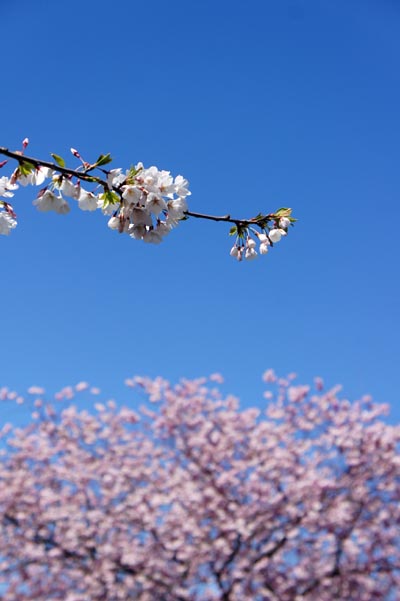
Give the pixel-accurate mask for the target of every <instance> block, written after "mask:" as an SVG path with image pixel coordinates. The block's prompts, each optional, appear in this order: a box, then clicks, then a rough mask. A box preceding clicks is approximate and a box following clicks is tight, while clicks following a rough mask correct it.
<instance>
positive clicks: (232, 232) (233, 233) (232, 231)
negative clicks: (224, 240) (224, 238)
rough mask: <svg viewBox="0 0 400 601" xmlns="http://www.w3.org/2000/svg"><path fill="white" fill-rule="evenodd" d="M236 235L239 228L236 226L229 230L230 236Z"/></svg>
mask: <svg viewBox="0 0 400 601" xmlns="http://www.w3.org/2000/svg"><path fill="white" fill-rule="evenodd" d="M235 234H237V227H236V225H234V226H233V227H231V229H230V230H229V235H230V236H234V235H235Z"/></svg>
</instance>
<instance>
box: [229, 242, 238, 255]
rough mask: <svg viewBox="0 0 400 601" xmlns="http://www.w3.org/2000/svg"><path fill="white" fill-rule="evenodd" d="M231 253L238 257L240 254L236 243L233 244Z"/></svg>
mask: <svg viewBox="0 0 400 601" xmlns="http://www.w3.org/2000/svg"><path fill="white" fill-rule="evenodd" d="M229 254H230V255H231V257H237V256H238V254H239V249H238V247H237V246H236V244H235V246H232V248H231V252H230V253H229Z"/></svg>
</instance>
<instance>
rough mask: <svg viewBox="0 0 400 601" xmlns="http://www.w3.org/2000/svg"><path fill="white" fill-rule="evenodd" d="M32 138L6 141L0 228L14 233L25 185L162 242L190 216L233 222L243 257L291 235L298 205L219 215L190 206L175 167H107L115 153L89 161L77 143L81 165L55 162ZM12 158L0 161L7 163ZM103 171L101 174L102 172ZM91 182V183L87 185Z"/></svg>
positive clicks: (49, 202) (235, 250)
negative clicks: (10, 166)
mask: <svg viewBox="0 0 400 601" xmlns="http://www.w3.org/2000/svg"><path fill="white" fill-rule="evenodd" d="M28 143H29V141H28V139H27V138H25V140H24V141H23V143H22V149H21V150H20V151H15V152H13V151H10V150H8V148H4V147H0V154H2V155H3V156H5V157H7V158H11V159H14V160H15V161H17V167H16V168H15V170H14V171H13V172H12V173H11V175H10V177H7V176H3V177H0V234H3V235H8V234H9V233H10V232H11V230H12V229H14V228H15V227H16V225H17V219H16V217H17V215H16V213H15V212H14V208H13V206H12V205H11V203H10V201H9V199H10V198H12V197H13V196H14V192H15V190H16V189H17V188H18V187H19V186H27V185H34V186H39V187H40V189H39V192H38V194H37V197H36V199H35V200H34V201H33V204H34V205H35V206H36V208H37V209H38V210H39V211H43V212H47V211H55V212H56V213H59V214H60V215H65V214H66V213H68V212H69V211H70V204H69V202H68V200H67V198H68V199H71V200H72V201H75V203H76V204H77V205H78V207H79V208H80V209H81V210H82V211H96V210H100V211H102V212H103V213H104V214H105V215H107V216H108V217H109V219H108V227H109V228H111V229H113V230H116V231H118V232H120V233H126V234H128V235H129V236H130V237H131V238H134V239H136V240H143V241H144V242H151V243H154V244H158V243H160V242H161V241H162V240H163V238H164V236H166V235H167V234H168V233H169V232H170V231H171V229H173V228H174V227H176V226H177V225H178V224H179V223H180V222H181V221H183V220H186V219H188V218H189V217H193V218H197V219H208V220H212V221H225V222H228V223H232V224H233V225H232V227H231V229H230V232H229V233H230V235H232V236H235V237H236V239H235V243H234V245H233V247H232V249H231V251H230V254H231V256H233V257H236V258H237V259H238V260H239V261H241V260H242V259H243V257H244V258H245V259H248V260H250V259H254V258H256V257H257V255H258V253H257V250H256V247H257V244H259V247H258V250H259V253H260V254H266V253H267V252H268V250H269V248H270V247H272V246H273V245H274V243H276V242H279V240H280V239H281V238H282V237H283V236H286V235H287V233H288V229H289V226H290V225H293V224H294V222H295V221H296V220H295V219H294V218H293V217H292V216H291V215H292V210H291V209H289V208H286V207H283V208H280V209H278V210H277V211H275V213H268V214H262V213H260V214H259V215H257V216H256V217H253V218H250V219H235V218H233V217H231V216H230V215H223V216H216V215H205V214H203V213H194V212H192V211H190V210H189V208H188V204H187V197H188V196H189V195H190V194H191V193H190V191H189V187H188V181H187V180H186V179H185V178H184V177H182V176H181V175H177V176H176V177H173V176H172V175H171V174H170V172H169V171H163V170H162V171H160V170H159V169H158V168H157V167H155V166H152V167H148V168H145V167H144V166H143V164H142V163H137V164H136V165H134V166H132V167H131V168H130V169H127V170H123V169H122V168H117V169H111V170H107V169H105V168H104V167H105V165H107V164H109V163H110V162H111V161H112V159H111V156H110V155H109V154H101V155H100V156H99V157H98V159H97V160H96V161H95V162H92V163H91V162H87V161H85V160H84V159H83V158H82V156H81V155H80V153H79V152H78V151H77V150H76V149H74V148H71V152H72V154H73V156H74V157H75V158H76V159H77V160H78V161H79V165H78V167H77V168H75V169H70V168H68V167H67V166H66V163H65V160H64V159H63V158H62V157H60V156H59V155H56V154H54V153H53V154H52V155H51V156H52V157H53V159H54V162H48V161H44V160H40V159H36V158H33V157H28V156H26V155H25V150H26V148H27V146H28ZM7 162H8V161H7V159H6V160H4V161H2V162H1V163H0V167H4V166H5V165H6V164H7ZM98 173H100V175H98ZM87 187H90V188H91V189H87Z"/></svg>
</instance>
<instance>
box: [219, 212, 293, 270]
mask: <svg viewBox="0 0 400 601" xmlns="http://www.w3.org/2000/svg"><path fill="white" fill-rule="evenodd" d="M290 224H291V220H290V218H289V217H281V218H277V219H276V220H275V221H274V222H273V225H272V227H268V226H267V225H266V226H265V227H264V228H263V229H262V231H261V232H257V231H256V230H254V229H251V230H250V228H247V230H246V233H245V236H237V238H236V242H235V244H234V245H233V246H232V248H231V252H230V254H231V257H235V258H236V259H237V260H238V261H242V260H243V257H244V258H245V259H247V260H248V261H251V260H252V259H255V258H256V257H257V256H258V253H257V251H256V246H257V242H256V240H255V239H254V238H253V237H252V236H251V233H253V234H254V236H255V237H256V238H257V239H258V242H259V244H260V246H259V249H258V252H259V253H260V255H266V254H267V252H268V250H269V247H270V246H272V245H273V244H275V243H276V242H279V240H280V239H281V238H282V236H287V233H288V227H289V226H290ZM250 231H251V233H250Z"/></svg>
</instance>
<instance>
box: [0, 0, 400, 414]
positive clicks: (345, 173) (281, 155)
mask: <svg viewBox="0 0 400 601" xmlns="http://www.w3.org/2000/svg"><path fill="white" fill-rule="evenodd" d="M0 21H1V25H2V27H1V32H2V34H1V35H2V74H3V75H2V93H1V113H0V119H1V128H0V133H1V135H0V145H4V146H8V147H9V148H18V147H19V146H20V142H21V140H22V139H23V138H24V137H25V136H28V137H29V138H30V140H31V144H30V147H29V151H30V153H31V154H32V155H33V156H38V157H41V158H43V157H46V156H47V157H49V153H50V152H56V153H58V154H61V155H64V156H66V157H68V149H69V148H70V146H74V147H75V148H78V149H79V150H80V152H81V153H82V154H83V155H84V156H85V157H88V159H89V160H90V159H94V158H96V157H97V155H98V154H99V153H100V152H104V153H105V152H111V153H112V155H113V157H115V161H114V166H115V167H118V166H123V167H128V166H130V165H131V164H132V163H134V162H137V161H139V160H141V161H143V162H144V163H145V165H146V166H150V165H152V164H155V165H157V166H159V168H163V169H168V170H171V171H172V172H173V173H174V174H178V173H180V174H182V175H184V176H185V177H187V178H188V179H189V181H190V187H191V190H192V196H191V197H190V199H189V200H190V208H191V209H192V210H193V211H199V212H211V213H215V214H225V213H227V212H231V214H234V215H238V216H241V217H248V216H253V215H255V214H256V213H258V212H259V211H265V212H269V211H272V210H274V209H277V208H278V207H280V206H291V207H293V210H294V214H295V216H297V217H298V218H299V223H298V225H297V226H296V228H295V229H293V230H292V231H291V233H290V236H289V237H288V238H287V239H285V240H284V241H282V242H280V243H279V244H278V245H277V246H276V248H274V249H273V252H271V253H270V254H269V255H268V256H266V257H261V258H259V259H257V260H256V261H253V262H251V263H250V262H249V263H243V264H239V263H236V262H235V261H234V260H233V259H232V258H231V257H230V256H229V248H230V245H231V239H230V238H229V237H228V235H227V234H228V229H229V228H228V227H226V226H225V225H224V224H217V223H207V222H199V221H196V220H190V221H188V222H186V223H184V224H182V225H181V226H180V227H179V228H178V229H177V230H176V231H174V232H173V233H172V234H171V235H170V237H169V238H168V239H167V240H166V241H165V242H164V243H163V244H162V245H161V246H157V247H156V246H155V247H152V246H149V245H145V244H143V243H140V242H136V241H132V240H131V239H130V238H129V237H127V236H118V235H117V234H115V233H114V232H111V231H109V230H108V229H107V227H106V224H105V221H104V218H102V216H101V215H100V214H99V215H97V214H96V215H95V216H94V215H93V214H87V213H82V212H80V211H78V210H77V209H76V210H74V211H72V212H71V213H70V214H69V215H68V216H67V217H62V216H59V215H55V214H40V213H38V212H37V211H36V210H35V208H34V207H33V206H32V204H31V201H32V200H33V198H34V194H35V189H34V188H29V189H23V190H22V191H20V192H19V193H18V194H17V195H16V197H15V203H14V205H15V209H16V211H17V213H18V217H19V226H18V228H17V229H16V230H15V231H14V232H13V233H12V235H11V236H10V237H8V238H5V237H2V239H1V240H0V245H1V256H2V278H1V301H2V309H3V311H2V320H1V323H2V325H1V346H0V384H8V385H10V386H12V387H15V388H17V389H18V390H24V389H26V388H27V387H28V386H29V385H30V384H40V385H43V386H45V387H46V388H47V389H49V390H57V389H59V388H60V387H62V386H63V385H65V384H69V383H75V382H77V381H79V380H81V379H87V380H89V381H90V382H93V383H95V384H97V385H99V386H100V387H101V388H102V389H103V390H104V391H105V392H106V393H107V394H108V395H114V394H117V395H118V398H119V399H121V400H125V398H126V397H127V394H125V393H124V392H123V385H122V382H123V380H124V378H125V377H127V376H131V375H133V374H141V375H156V374H161V375H163V376H164V377H167V378H170V379H172V380H176V379H177V378H179V377H180V376H186V377H192V376H193V377H195V376H199V375H205V374H210V373H212V372H215V371H221V372H222V373H223V374H224V375H225V377H226V381H227V383H226V386H225V389H226V390H227V391H232V392H234V393H236V394H238V395H240V396H241V397H242V399H243V400H244V401H245V402H246V404H253V403H258V402H260V400H261V394H260V393H261V390H262V384H261V374H262V372H263V371H264V369H266V368H268V367H273V368H275V369H276V370H277V371H278V372H279V373H281V374H285V373H288V372H290V371H296V372H297V373H298V374H299V376H300V379H301V380H302V381H303V382H304V381H310V380H311V378H312V377H313V376H314V375H320V376H322V377H324V379H325V380H326V382H327V383H328V384H330V385H331V384H332V385H333V384H335V383H337V382H340V383H342V384H343V385H344V390H345V392H346V394H348V396H350V397H352V398H355V397H357V396H360V395H362V394H364V393H367V392H369V393H372V394H373V396H374V397H375V398H376V400H379V401H385V402H389V403H391V405H392V407H393V417H394V418H395V419H399V418H400V399H399V392H398V378H397V375H396V369H397V368H398V364H399V359H400V352H399V288H400V285H399V277H398V263H399V240H398V233H397V224H398V220H399V217H400V214H399V199H400V177H399V159H400V157H399V154H400V153H399V138H400V113H399V106H400V72H399V59H400V36H399V35H398V32H399V29H400V5H399V3H398V2H397V1H394V0H392V1H390V0H358V1H353V0H346V1H344V0H343V1H328V0H326V1H322V0H320V1H316V0H307V1H305V0H303V1H300V0H298V1H296V0H290V1H289V0H279V1H278V0H275V1H272V0H258V1H250V2H247V3H244V2H238V1H236V0H229V1H228V0H219V1H218V2H216V1H215V0H202V1H193V2H188V1H187V0H171V1H170V2H164V1H162V0H147V1H146V2H135V1H131V0H121V1H116V2H113V3H110V2H109V1H107V2H106V1H105V0H96V1H93V0H89V1H87V2H82V1H81V0H68V2H45V1H44V0H38V1H37V2H28V1H21V2H12V1H11V0H9V1H7V0H3V1H2V3H1V7H0ZM71 164H73V161H72V157H71ZM1 174H2V175H3V174H6V170H5V169H3V170H2V173H1Z"/></svg>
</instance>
